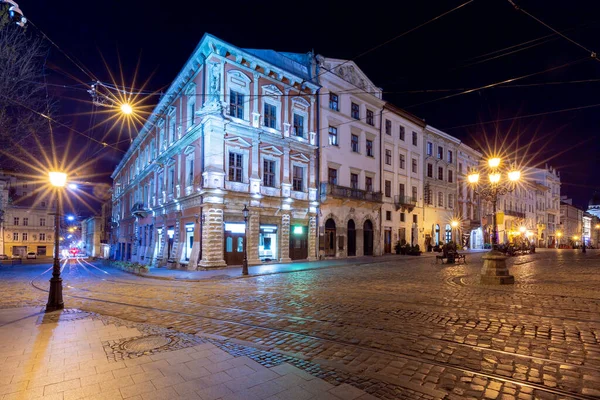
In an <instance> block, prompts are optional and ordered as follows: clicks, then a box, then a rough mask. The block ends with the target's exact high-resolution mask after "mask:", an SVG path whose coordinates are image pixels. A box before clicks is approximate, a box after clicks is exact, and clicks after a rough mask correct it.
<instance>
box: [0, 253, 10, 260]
mask: <svg viewBox="0 0 600 400" xmlns="http://www.w3.org/2000/svg"><path fill="white" fill-rule="evenodd" d="M0 260H8V256H7V255H6V254H0Z"/></svg>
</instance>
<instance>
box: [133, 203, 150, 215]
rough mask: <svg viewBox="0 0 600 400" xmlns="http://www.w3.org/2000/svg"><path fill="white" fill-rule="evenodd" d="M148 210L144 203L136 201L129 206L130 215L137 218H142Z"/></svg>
mask: <svg viewBox="0 0 600 400" xmlns="http://www.w3.org/2000/svg"><path fill="white" fill-rule="evenodd" d="M149 212H150V211H149V210H148V207H146V205H145V204H144V203H141V202H138V203H135V204H134V205H133V206H132V207H131V215H133V216H134V217H138V218H144V217H146V216H147V215H148V213H149Z"/></svg>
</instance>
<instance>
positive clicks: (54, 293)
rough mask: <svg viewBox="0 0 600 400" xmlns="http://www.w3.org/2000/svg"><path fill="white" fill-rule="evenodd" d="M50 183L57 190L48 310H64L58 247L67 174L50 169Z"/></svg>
mask: <svg viewBox="0 0 600 400" xmlns="http://www.w3.org/2000/svg"><path fill="white" fill-rule="evenodd" d="M48 178H49V180H50V184H51V185H52V186H54V188H55V190H56V212H55V213H54V261H53V263H52V278H50V291H49V292H48V303H47V304H46V312H50V311H56V310H62V309H63V308H65V303H64V302H63V295H62V278H61V277H60V260H59V254H58V248H59V246H60V242H59V241H60V236H59V231H58V227H59V225H60V218H59V217H60V208H61V204H60V203H61V201H60V196H61V194H62V192H61V191H60V188H63V187H65V185H66V184H67V174H66V173H64V172H60V171H50V172H49V173H48Z"/></svg>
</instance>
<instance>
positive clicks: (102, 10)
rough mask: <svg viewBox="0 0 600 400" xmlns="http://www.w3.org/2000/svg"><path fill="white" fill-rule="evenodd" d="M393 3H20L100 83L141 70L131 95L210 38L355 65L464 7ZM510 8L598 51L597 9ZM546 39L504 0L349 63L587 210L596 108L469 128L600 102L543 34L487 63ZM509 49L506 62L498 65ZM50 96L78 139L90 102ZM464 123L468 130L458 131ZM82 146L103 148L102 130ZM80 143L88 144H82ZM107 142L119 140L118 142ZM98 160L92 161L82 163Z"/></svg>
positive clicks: (78, 94) (390, 93)
mask: <svg viewBox="0 0 600 400" xmlns="http://www.w3.org/2000/svg"><path fill="white" fill-rule="evenodd" d="M389 3H391V2H380V3H377V2H375V3H368V2H363V3H356V2H354V3H353V2H347V1H335V2H333V1H331V2H327V1H325V2H272V1H260V2H249V1H229V2H165V1H152V0H146V1H137V0H128V1H103V2H80V1H74V0H72V1H63V2H36V1H31V0H29V1H28V0H21V1H20V2H19V4H20V6H21V9H22V10H23V11H24V12H25V14H26V16H27V17H28V18H29V19H30V20H31V21H33V22H34V23H35V24H36V25H37V26H38V27H39V28H40V29H41V30H42V31H43V32H45V33H46V34H47V35H48V36H49V37H50V38H52V40H54V41H55V42H56V43H57V44H58V45H59V46H60V47H61V48H62V49H63V50H64V51H66V52H67V53H68V54H70V55H71V56H73V57H74V58H76V59H77V60H79V61H80V62H81V63H82V64H83V65H85V66H86V67H87V68H88V69H89V70H90V71H92V72H93V73H94V75H96V76H98V77H99V79H101V80H105V81H110V78H109V76H108V74H107V69H106V67H105V66H104V64H103V62H102V59H101V57H100V54H102V55H103V56H104V57H105V58H106V60H107V61H108V65H109V67H110V69H111V70H112V71H113V72H118V71H119V68H121V69H122V71H123V74H124V76H125V79H126V80H127V81H131V79H132V76H133V74H134V71H135V70H136V66H137V64H138V61H140V60H141V63H140V67H139V70H138V85H139V84H140V83H141V82H143V81H145V80H148V79H149V83H148V86H147V88H148V89H150V90H158V89H159V88H161V87H164V86H166V85H168V84H169V83H170V82H171V81H172V79H173V78H174V77H175V75H176V74H177V72H178V71H179V70H180V68H181V67H182V65H183V63H184V62H185V60H186V59H187V58H188V57H189V55H190V53H191V52H192V50H193V49H194V47H195V46H196V44H197V43H198V41H199V40H200V38H201V37H202V35H203V34H204V33H205V32H209V33H212V34H214V35H216V36H218V37H220V38H222V39H224V40H226V41H229V42H230V43H232V44H234V45H237V46H239V47H247V48H270V49H274V50H280V51H290V52H302V53H303V52H307V51H310V50H314V51H315V52H317V53H321V54H323V55H326V56H328V57H334V58H343V59H354V58H355V57H357V56H358V55H360V54H361V53H363V52H365V51H367V50H369V49H371V48H373V47H375V46H377V45H379V44H382V43H383V42H385V41H387V40H389V39H391V38H394V37H396V36H398V35H400V34H401V33H403V32H405V31H407V30H409V29H411V28H413V27H415V26H417V25H419V24H421V23H423V22H425V21H428V20H430V19H431V18H433V17H436V16H438V15H440V14H441V13H443V12H445V11H447V10H450V9H452V8H453V7H456V6H458V5H460V4H462V3H464V1H460V0H458V1H456V0H452V1H437V2H436V1H428V2H415V1H398V2H395V3H394V5H393V6H390V5H389ZM516 3H517V4H519V5H520V6H521V7H523V9H525V10H526V11H528V12H529V13H531V14H532V15H534V16H536V17H537V18H539V19H541V20H543V21H545V22H546V23H548V24H550V25H551V26H553V27H554V28H556V29H558V30H560V31H565V34H566V35H568V36H569V37H571V38H572V39H574V40H575V41H577V42H579V43H581V44H582V45H583V46H585V47H586V48H588V49H591V50H598V51H600V40H599V39H598V38H600V17H599V15H600V13H599V11H600V4H596V3H597V2H591V1H576V2H564V1H542V0H535V1H533V0H529V1H516ZM550 34H552V32H551V31H550V30H549V29H547V28H545V27H544V26H542V25H540V24H539V23H538V22H536V21H535V20H533V19H532V18H530V17H528V16H527V15H525V14H524V13H522V12H521V11H517V10H515V9H514V8H513V7H512V5H511V4H510V3H509V2H508V1H506V0H485V1H484V0H475V1H473V2H472V3H470V4H468V5H466V6H465V7H463V8H461V9H460V10H457V11H455V12H453V13H451V14H450V15H447V16H445V17H443V18H440V19H439V20H437V21H434V22H432V23H431V24H429V25H427V26H425V27H422V28H420V29H418V30H416V31H415V32H412V33H410V34H407V35H405V36H403V37H401V38H399V39H396V40H393V41H391V42H390V43H388V44H386V45H384V46H382V47H380V48H378V49H376V50H374V51H372V52H370V53H368V54H367V55H364V56H361V57H359V58H357V59H356V63H357V64H358V65H359V66H360V67H361V68H362V69H363V70H364V72H365V73H366V74H367V75H368V76H369V77H370V78H371V80H372V81H373V82H374V83H375V84H376V85H378V86H380V87H382V88H383V89H384V91H385V98H386V99H387V100H389V101H391V102H393V103H394V104H396V105H398V106H400V107H405V108H407V109H408V110H409V111H411V112H413V113H414V114H416V115H418V116H420V117H422V118H424V119H425V120H426V121H427V122H428V123H430V124H431V125H433V126H435V127H437V128H439V129H442V130H445V131H446V132H448V133H449V134H452V135H454V136H456V137H458V138H460V139H462V140H464V141H465V142H467V143H469V144H472V145H476V143H484V142H485V138H484V135H487V137H488V140H489V139H490V138H492V137H493V136H498V137H501V138H506V140H507V141H508V142H509V143H514V142H516V141H518V143H519V144H528V143H533V144H532V146H530V147H529V150H528V153H527V154H526V155H523V154H521V155H520V156H522V157H527V160H530V163H531V164H540V165H542V166H543V165H544V163H545V162H548V164H550V165H552V166H553V167H555V168H558V169H559V171H560V172H561V177H562V182H563V186H562V193H563V194H567V195H569V196H571V197H573V198H574V199H575V202H576V203H577V204H579V205H583V204H587V201H588V199H589V198H590V197H591V194H592V192H593V191H594V189H595V188H598V187H599V186H600V178H598V174H597V170H598V168H599V166H600V165H599V162H598V157H597V154H598V152H599V151H600V144H599V140H598V134H597V130H598V115H599V113H600V107H591V108H587V109H582V110H579V111H572V112H562V113H555V114H547V115H543V116H539V117H535V118H522V119H518V120H509V121H505V122H501V123H497V124H478V122H482V121H490V120H496V119H507V118H514V117H518V116H526V115H530V114H537V113H546V112H548V111H554V110H560V109H567V108H576V107H582V106H589V105H594V104H598V103H600V100H599V99H598V95H597V93H598V89H600V62H598V61H597V60H592V59H591V57H590V54H588V53H587V52H586V51H585V50H583V49H581V48H579V47H577V46H575V45H574V44H572V43H569V42H568V41H566V40H565V39H563V38H560V37H557V36H550V37H547V38H545V39H543V40H538V41H534V42H531V43H529V44H528V46H532V47H530V48H528V49H525V50H522V51H515V50H521V49H522V48H523V47H525V45H524V46H520V47H514V48H512V49H509V50H505V51H502V52H498V53H492V54H488V53H491V52H495V51H497V50H501V49H504V48H507V47H509V46H514V45H518V44H521V43H524V42H527V41H530V40H534V39H537V38H540V37H544V36H546V35H550ZM510 51H515V52H514V53H512V54H509V55H506V53H508V52H510ZM117 54H119V55H120V63H119V61H118V59H117ZM486 54H488V55H487V56H484V55H486ZM480 56H483V57H480ZM476 57H479V58H476ZM494 57H496V58H494ZM586 57H587V58H588V59H587V60H586V59H585V58H586ZM48 61H49V64H50V65H52V66H53V69H54V71H51V72H50V78H51V81H52V82H53V83H59V84H65V85H74V84H77V83H79V82H77V81H75V80H73V79H72V78H70V77H68V76H67V75H72V76H75V77H76V78H77V79H79V80H80V82H89V81H90V78H89V77H87V76H85V75H84V74H83V73H82V72H81V71H79V70H78V69H77V68H76V67H75V66H74V65H73V64H72V63H71V62H70V61H69V60H67V59H66V58H65V57H64V56H63V55H62V54H60V52H59V51H58V50H56V49H55V48H52V50H51V54H50V57H49V60H48ZM473 63H475V64H473ZM569 63H572V64H570V65H569V66H567V67H563V68H559V69H555V70H553V71H550V72H547V73H542V74H536V75H534V76H531V77H529V78H526V79H521V80H517V81H515V82H512V83H511V84H507V85H503V86H504V87H502V86H496V87H494V88H491V89H483V90H478V91H475V92H473V93H470V94H465V95H458V96H455V97H451V98H448V99H444V100H439V101H433V102H430V103H428V104H423V105H418V104H420V103H423V102H427V101H430V100H435V99H438V98H441V97H444V96H448V95H452V94H456V93H460V91H461V90H458V89H463V90H464V89H470V88H476V87H482V86H485V85H489V84H492V83H495V82H499V81H503V80H505V79H509V78H514V77H520V76H524V75H529V74H535V73H538V72H540V71H544V70H547V69H550V68H552V67H556V66H561V65H564V64H569ZM469 64H472V65H469ZM573 81H584V82H573ZM558 82H560V83H558ZM565 82H569V83H565ZM55 89H56V88H55ZM451 89H457V90H451ZM424 91H427V92H424ZM54 94H55V95H56V96H58V99H59V101H60V104H61V108H60V110H59V113H60V114H63V115H66V116H63V117H60V118H61V121H63V122H66V123H69V124H71V123H73V124H74V126H76V127H78V128H80V129H87V128H88V127H89V126H90V125H89V124H90V121H89V116H79V117H75V116H69V115H68V114H73V113H80V112H89V111H91V105H90V104H89V103H86V102H77V101H73V100H68V99H67V98H66V97H68V98H80V99H82V100H88V99H89V98H88V97H87V95H86V93H85V92H84V91H81V90H79V91H77V90H71V89H69V90H63V89H60V90H59V89H56V91H55V92H54ZM97 118H98V117H97ZM463 125H469V126H466V127H460V128H454V127H457V126H463ZM91 134H92V135H94V136H95V137H98V138H100V137H101V136H102V135H103V134H104V128H102V127H100V128H97V129H96V130H94V131H93V132H91ZM78 140H83V142H82V144H85V142H87V140H86V139H85V138H80V139H78ZM113 140H114V142H116V141H117V140H118V139H117V137H116V135H115V136H114V137H113ZM122 145H123V144H122ZM96 150H98V149H93V148H92V149H90V154H93V153H94V152H95V151H96ZM100 154H101V155H103V158H102V159H101V160H100V161H99V163H98V164H97V168H98V170H101V171H105V172H106V177H108V175H109V174H110V172H112V169H113V168H114V166H115V165H116V163H117V162H118V160H119V157H120V154H119V153H117V152H114V151H111V150H103V151H101V152H100Z"/></svg>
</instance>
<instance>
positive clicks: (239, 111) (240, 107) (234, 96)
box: [229, 90, 244, 119]
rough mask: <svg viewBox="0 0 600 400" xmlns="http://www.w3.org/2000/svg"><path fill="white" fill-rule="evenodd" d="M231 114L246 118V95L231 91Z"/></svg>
mask: <svg viewBox="0 0 600 400" xmlns="http://www.w3.org/2000/svg"><path fill="white" fill-rule="evenodd" d="M229 115H231V116H232V117H236V118H239V119H244V95H243V94H242V93H238V92H235V91H233V90H230V91H229Z"/></svg>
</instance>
